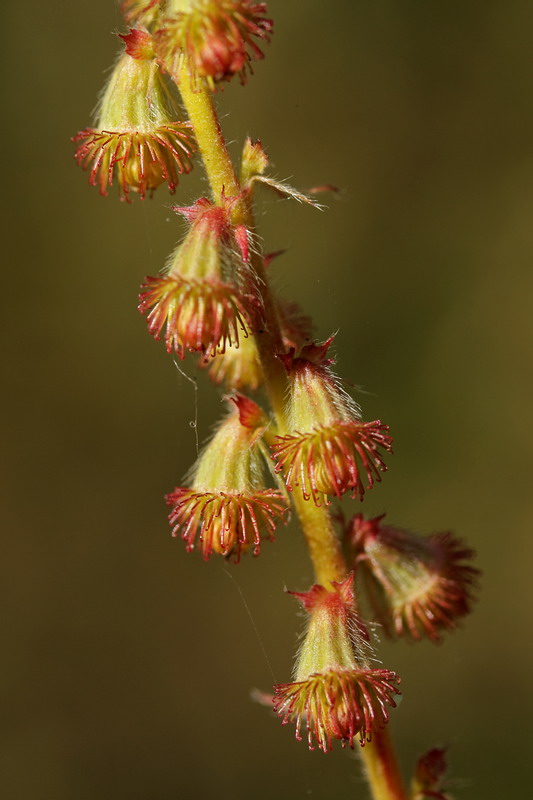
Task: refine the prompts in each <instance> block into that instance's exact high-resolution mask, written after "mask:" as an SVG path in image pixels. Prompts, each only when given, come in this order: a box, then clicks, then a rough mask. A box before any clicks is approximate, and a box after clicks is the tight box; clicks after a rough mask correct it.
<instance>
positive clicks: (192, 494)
mask: <svg viewBox="0 0 533 800" xmlns="http://www.w3.org/2000/svg"><path fill="white" fill-rule="evenodd" d="M231 402H232V405H233V409H232V411H231V413H230V415H229V417H228V418H227V419H226V420H225V421H224V422H223V423H222V424H221V425H220V427H219V429H218V430H217V432H216V433H215V435H214V437H213V439H212V440H211V441H210V442H209V444H208V445H207V447H206V448H205V450H204V451H203V453H202V454H201V455H200V458H199V459H198V462H197V464H196V467H195V469H194V473H193V478H192V481H191V486H190V487H182V486H178V487H177V488H176V489H175V490H174V491H173V492H171V493H170V494H168V495H167V497H166V500H167V503H168V505H169V506H171V507H172V511H171V512H170V514H169V520H170V524H171V525H172V528H173V530H172V535H173V536H177V535H178V534H179V535H181V537H182V538H183V539H184V540H185V542H186V544H187V550H188V551H191V550H193V549H194V547H195V543H196V542H199V544H200V548H201V551H202V554H203V557H204V559H205V560H207V559H208V558H209V557H210V555H211V553H219V554H221V555H224V556H232V557H233V558H234V559H235V560H236V561H238V560H239V559H240V556H241V553H242V552H244V551H246V550H248V549H249V548H250V547H253V553H254V555H258V554H259V552H260V546H261V540H262V539H264V538H267V539H272V538H273V532H274V530H275V528H276V526H277V524H278V523H279V522H280V520H282V519H283V517H284V515H285V513H286V511H287V502H286V499H285V497H284V496H283V494H282V492H280V491H279V490H275V489H268V488H267V487H266V486H265V485H264V482H263V476H262V473H263V458H264V456H263V454H262V446H261V443H260V439H261V436H262V434H263V432H264V430H265V426H266V419H265V417H264V415H263V413H262V411H261V410H260V409H259V407H258V406H256V404H255V403H253V402H252V401H251V400H248V399H247V398H245V397H242V396H240V395H239V396H237V397H235V398H233V399H232V401H231Z"/></svg>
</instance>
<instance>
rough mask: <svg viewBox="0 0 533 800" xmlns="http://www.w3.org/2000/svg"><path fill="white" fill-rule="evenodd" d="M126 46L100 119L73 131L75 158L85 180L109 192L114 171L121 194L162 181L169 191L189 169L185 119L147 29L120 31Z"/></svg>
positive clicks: (189, 138)
mask: <svg viewBox="0 0 533 800" xmlns="http://www.w3.org/2000/svg"><path fill="white" fill-rule="evenodd" d="M122 38H123V39H124V41H125V43H126V52H125V53H124V54H123V55H122V56H121V57H120V59H119V61H118V62H117V65H116V66H115V68H114V70H113V73H112V75H111V78H110V80H109V83H108V85H107V88H106V90H105V92H104V95H103V97H102V101H101V104H100V111H99V115H98V124H97V126H96V127H95V128H86V129H85V130H83V131H80V133H78V134H77V135H76V136H74V137H73V141H74V142H80V143H81V144H80V145H79V147H78V149H77V150H76V153H75V158H76V161H77V162H78V164H80V165H81V166H83V167H84V168H88V167H89V166H90V173H89V183H90V184H91V185H92V186H95V185H97V184H98V185H99V187H100V194H102V195H106V194H107V187H108V185H109V186H111V185H112V183H113V178H114V177H116V178H117V181H118V184H119V189H120V194H121V199H123V200H129V193H130V191H134V192H138V193H139V195H140V197H141V198H144V197H145V195H146V193H147V192H151V191H153V190H154V189H156V188H157V187H158V186H159V185H160V184H162V183H164V182H165V181H166V182H167V184H168V188H169V191H170V192H173V191H174V189H175V188H176V186H177V185H178V175H179V174H182V173H183V172H190V170H191V163H190V156H191V155H192V153H193V152H194V149H195V146H194V144H193V140H192V136H191V130H192V126H191V124H190V123H189V122H180V121H178V120H177V111H176V107H175V104H174V102H173V99H172V97H171V95H170V92H169V90H168V89H167V87H166V85H165V83H164V82H163V78H162V76H161V73H160V69H159V67H158V65H157V64H156V62H155V61H153V60H152V56H153V50H152V40H151V37H150V35H149V34H148V33H147V32H146V31H139V30H137V31H131V32H130V33H129V34H128V35H127V36H123V37H122Z"/></svg>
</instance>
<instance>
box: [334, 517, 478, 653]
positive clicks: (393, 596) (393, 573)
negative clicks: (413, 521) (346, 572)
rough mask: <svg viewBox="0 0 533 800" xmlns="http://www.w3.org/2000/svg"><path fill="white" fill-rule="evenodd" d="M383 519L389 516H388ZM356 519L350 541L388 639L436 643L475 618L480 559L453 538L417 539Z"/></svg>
mask: <svg viewBox="0 0 533 800" xmlns="http://www.w3.org/2000/svg"><path fill="white" fill-rule="evenodd" d="M383 516H384V515H383ZM383 516H381V517H374V518H373V519H365V518H364V517H363V515H362V514H356V515H355V516H354V517H353V519H352V520H351V521H350V523H349V524H348V527H347V530H346V538H347V543H348V548H349V549H350V551H351V553H352V559H353V561H354V563H355V564H357V567H358V570H360V572H361V575H362V578H363V581H364V585H365V587H366V589H367V593H368V596H369V599H370V602H371V605H372V608H373V610H374V614H375V616H376V618H377V620H378V621H379V622H380V623H381V624H382V625H383V628H384V630H385V632H386V633H387V634H388V635H389V636H394V635H395V636H406V637H408V638H411V639H412V640H419V639H421V638H422V637H424V636H425V637H428V638H429V639H431V640H432V641H434V642H438V641H439V640H440V638H441V634H442V631H443V630H452V629H453V628H455V626H456V624H457V621H458V620H459V619H461V618H462V617H464V616H465V615H466V614H468V613H469V612H470V609H471V605H472V602H473V599H474V593H473V589H474V587H475V583H476V580H477V577H478V576H479V570H477V569H476V568H475V567H472V566H470V565H469V564H465V563H463V562H465V561H470V560H471V559H472V558H473V557H474V556H475V553H474V551H473V550H470V549H469V548H468V547H465V546H464V545H463V544H462V542H461V541H460V540H459V539H457V538H456V537H455V536H454V535H453V534H451V533H434V534H431V535H430V536H418V535H417V534H414V533H411V532H410V531H406V530H402V529H401V528H395V527H392V526H390V525H385V524H383V522H382V520H383Z"/></svg>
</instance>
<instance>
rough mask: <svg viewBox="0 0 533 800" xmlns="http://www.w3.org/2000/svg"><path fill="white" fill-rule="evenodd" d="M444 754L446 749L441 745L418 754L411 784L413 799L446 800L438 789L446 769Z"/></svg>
mask: <svg viewBox="0 0 533 800" xmlns="http://www.w3.org/2000/svg"><path fill="white" fill-rule="evenodd" d="M445 756H446V750H444V749H443V748H442V747H434V748H433V749H431V750H428V751H427V753H424V754H423V755H422V756H420V758H419V759H418V762H417V765H416V771H415V775H414V778H413V781H412V784H411V791H412V798H413V800H426V798H433V800H446V796H445V795H444V794H442V792H441V791H440V790H441V788H442V782H443V778H444V776H445V775H446V772H447V769H448V766H447V764H446V757H445Z"/></svg>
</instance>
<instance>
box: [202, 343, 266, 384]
mask: <svg viewBox="0 0 533 800" xmlns="http://www.w3.org/2000/svg"><path fill="white" fill-rule="evenodd" d="M245 333H246V334H247V335H246V336H244V337H243V339H242V341H240V342H239V347H229V348H228V349H227V350H226V351H225V352H224V353H219V354H218V355H216V356H215V358H202V359H201V361H200V366H201V367H205V366H207V367H209V377H210V378H211V380H212V381H213V382H214V383H218V384H220V383H225V384H226V386H228V387H229V388H231V389H234V390H237V391H240V390H242V389H247V390H248V391H250V392H255V391H256V390H257V389H258V388H259V386H260V384H261V380H262V377H263V373H262V370H261V363H260V361H259V353H258V351H257V346H256V344H255V339H254V336H253V335H252V334H251V333H250V331H248V330H246V331H245Z"/></svg>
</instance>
